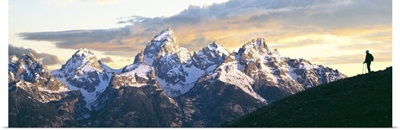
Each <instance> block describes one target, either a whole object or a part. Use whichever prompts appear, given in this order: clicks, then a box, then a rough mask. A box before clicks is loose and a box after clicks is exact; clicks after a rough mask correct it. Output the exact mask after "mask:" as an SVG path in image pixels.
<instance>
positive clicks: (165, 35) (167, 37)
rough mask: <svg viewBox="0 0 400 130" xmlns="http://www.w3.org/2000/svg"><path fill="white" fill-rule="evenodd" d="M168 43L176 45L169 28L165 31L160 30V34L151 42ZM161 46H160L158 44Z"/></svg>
mask: <svg viewBox="0 0 400 130" xmlns="http://www.w3.org/2000/svg"><path fill="white" fill-rule="evenodd" d="M165 41H168V42H169V43H176V42H175V41H176V38H175V34H174V31H172V28H171V27H168V28H167V29H164V30H162V31H161V32H160V33H158V34H157V35H156V36H154V38H153V39H152V40H151V42H161V43H163V42H165ZM159 45H161V44H159Z"/></svg>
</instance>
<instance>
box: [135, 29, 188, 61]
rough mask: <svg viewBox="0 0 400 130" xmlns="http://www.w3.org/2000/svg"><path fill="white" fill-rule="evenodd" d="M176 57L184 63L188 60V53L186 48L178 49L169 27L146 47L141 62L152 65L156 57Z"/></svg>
mask: <svg viewBox="0 0 400 130" xmlns="http://www.w3.org/2000/svg"><path fill="white" fill-rule="evenodd" d="M175 54H176V55H177V56H178V58H179V60H180V62H186V61H187V60H188V59H189V58H190V53H189V52H188V51H187V49H186V48H183V47H179V45H178V44H177V43H176V39H175V36H174V32H173V31H172V28H171V27H169V28H167V29H165V30H163V31H161V32H160V33H159V34H157V35H156V36H155V37H154V38H153V39H152V40H151V42H150V43H148V44H147V45H146V48H145V49H144V51H143V54H138V55H142V56H140V57H143V61H145V62H147V63H148V64H149V65H153V62H155V59H156V58H157V57H158V58H159V57H164V56H168V55H175Z"/></svg>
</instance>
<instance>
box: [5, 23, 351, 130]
mask: <svg viewBox="0 0 400 130" xmlns="http://www.w3.org/2000/svg"><path fill="white" fill-rule="evenodd" d="M176 41H177V40H176V38H175V36H174V32H173V30H172V28H167V29H165V30H162V31H161V32H160V33H159V34H157V35H156V36H155V37H154V38H153V39H151V40H150V42H149V43H148V44H147V45H146V47H145V48H144V50H143V51H141V52H140V53H138V54H137V55H136V56H135V59H134V61H133V63H132V64H129V65H126V66H125V67H123V68H121V69H113V68H111V67H109V66H107V65H106V64H104V63H102V62H101V61H100V60H98V59H97V58H96V55H95V54H94V53H93V52H92V51H91V50H89V49H86V48H81V49H79V50H77V51H76V52H75V53H74V54H73V55H72V56H71V58H70V59H69V60H68V61H67V62H66V63H65V64H63V65H62V67H61V68H60V69H57V70H54V71H52V72H49V70H48V69H47V68H46V67H45V66H44V65H43V64H41V63H40V62H38V61H37V60H36V59H35V57H34V56H33V55H32V54H31V53H29V52H27V53H25V54H24V55H22V56H21V57H19V58H18V57H16V56H10V57H9V63H8V64H9V69H8V70H9V71H8V75H9V78H8V81H9V126H10V127H215V126H220V125H221V124H222V123H224V122H227V121H231V120H235V119H237V118H239V117H241V116H244V115H246V114H248V113H250V112H253V111H255V110H256V109H258V108H261V107H263V106H266V105H268V104H271V103H272V102H275V101H278V100H280V99H282V98H285V97H287V96H290V95H293V94H295V93H298V92H301V91H304V90H307V89H309V88H312V87H314V86H318V85H321V84H326V83H330V82H333V81H336V80H339V79H343V78H346V77H347V76H345V75H344V74H342V73H340V72H339V71H338V70H335V69H332V68H329V67H324V66H322V65H315V64H312V63H311V62H310V61H308V60H306V59H302V58H298V59H292V58H289V57H283V56H281V55H280V54H279V52H278V50H277V49H274V50H270V49H269V48H268V46H267V44H266V43H265V40H264V39H263V38H257V39H253V40H251V41H249V42H247V43H245V44H243V46H242V47H241V48H240V49H239V50H238V51H237V52H230V51H228V50H227V49H225V48H224V47H223V46H221V45H219V44H218V43H217V42H213V43H211V44H209V45H207V46H206V47H204V48H203V49H201V50H198V51H194V52H193V54H191V53H189V51H188V50H187V49H186V48H184V47H180V46H179V44H178V43H177V42H176Z"/></svg>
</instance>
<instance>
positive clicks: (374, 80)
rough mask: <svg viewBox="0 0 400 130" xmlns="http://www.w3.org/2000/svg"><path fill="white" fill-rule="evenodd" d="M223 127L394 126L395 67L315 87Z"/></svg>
mask: <svg viewBox="0 0 400 130" xmlns="http://www.w3.org/2000/svg"><path fill="white" fill-rule="evenodd" d="M223 127H392V67H389V68H387V69H385V70H383V71H378V72H373V73H370V74H363V75H357V76H354V77H351V78H346V79H342V80H338V81H335V82H332V83H329V84H324V85H321V86H317V87H314V88H311V89H309V90H306V91H303V92H300V93H297V94H295V95H293V96H289V97H287V98H285V99H282V100H280V101H277V102H275V103H273V104H270V105H269V106H266V107H264V108H261V109H259V110H257V111H255V112H253V113H250V114H249V115H246V116H244V117H242V118H239V119H238V120H235V121H233V122H230V123H226V124H224V125H223Z"/></svg>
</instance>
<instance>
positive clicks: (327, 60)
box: [311, 52, 392, 65]
mask: <svg viewBox="0 0 400 130" xmlns="http://www.w3.org/2000/svg"><path fill="white" fill-rule="evenodd" d="M371 54H372V55H373V56H374V62H392V55H391V53H387V52H380V53H372V52H371ZM364 60H365V53H359V54H351V55H337V56H328V57H316V58H312V59H311V61H313V62H316V63H319V64H323V65H328V64H329V65H340V64H342V65H343V64H356V63H363V62H364Z"/></svg>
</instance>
